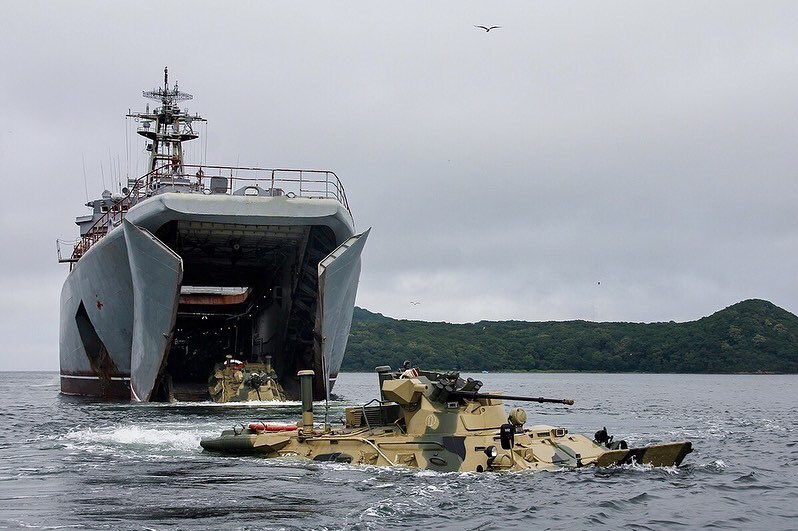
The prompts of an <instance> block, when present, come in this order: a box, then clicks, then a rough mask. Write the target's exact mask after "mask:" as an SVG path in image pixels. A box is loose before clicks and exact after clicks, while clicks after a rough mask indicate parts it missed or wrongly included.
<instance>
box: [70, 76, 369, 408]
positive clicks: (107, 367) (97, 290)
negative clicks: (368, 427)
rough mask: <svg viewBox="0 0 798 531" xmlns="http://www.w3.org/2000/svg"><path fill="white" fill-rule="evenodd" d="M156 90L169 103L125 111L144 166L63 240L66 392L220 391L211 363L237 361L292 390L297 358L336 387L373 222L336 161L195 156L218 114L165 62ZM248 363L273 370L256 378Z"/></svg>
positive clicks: (319, 389) (241, 373) (202, 395)
mask: <svg viewBox="0 0 798 531" xmlns="http://www.w3.org/2000/svg"><path fill="white" fill-rule="evenodd" d="M143 95H144V97H145V98H149V99H152V100H155V101H156V102H157V105H156V107H155V108H154V109H153V110H150V108H149V105H148V106H147V108H146V110H145V111H144V112H136V113H130V114H128V118H131V119H133V120H135V122H136V123H137V132H138V134H139V135H141V136H142V137H144V138H145V139H146V149H147V151H148V152H149V167H148V171H147V173H146V174H145V175H143V176H142V177H140V178H138V179H136V180H129V181H128V183H127V184H128V185H127V186H126V187H124V188H122V189H121V193H111V192H110V191H108V190H106V191H105V192H103V194H102V197H100V198H99V199H96V200H94V201H90V202H88V203H87V206H88V207H90V208H91V209H92V212H91V214H90V215H87V216H81V217H78V218H77V219H76V223H77V225H78V226H79V227H80V238H79V239H78V240H77V241H75V242H70V243H71V244H72V249H71V251H69V249H68V247H66V245H67V243H66V242H62V241H60V240H59V242H58V255H59V261H60V262H66V263H69V269H70V270H69V275H68V276H67V278H66V281H65V282H64V286H63V289H62V292H61V318H60V360H61V392H62V393H65V394H74V395H88V396H95V397H102V398H115V399H119V398H123V399H128V398H129V399H130V400H133V401H154V400H174V399H177V400H210V399H211V395H212V394H213V393H214V392H215V391H214V389H213V385H214V377H215V376H216V377H219V378H224V377H225V376H224V375H225V374H228V373H229V374H232V375H233V376H232V377H233V378H237V379H238V380H241V381H238V382H234V383H237V384H240V385H247V384H249V385H253V386H256V385H257V386H259V385H261V382H267V381H268V382H269V383H270V384H276V385H279V386H280V388H281V389H280V392H279V394H280V396H287V397H289V398H295V397H298V396H299V383H298V380H297V378H296V374H297V372H298V371H299V370H314V371H315V373H316V374H320V375H323V377H322V378H318V379H317V380H318V382H317V385H316V386H315V387H314V393H313V394H314V397H315V398H316V399H321V398H324V397H325V394H327V395H328V394H329V389H331V388H332V385H333V383H334V381H335V378H336V376H337V373H338V369H339V368H340V366H341V362H342V360H343V356H344V351H345V349H346V342H347V337H348V335H349V329H350V326H351V322H352V310H353V307H354V300H355V295H356V292H357V285H358V279H359V276H360V255H361V251H362V249H363V246H364V244H365V241H366V238H367V236H368V231H365V232H362V233H359V234H358V233H356V232H355V225H354V221H353V218H352V213H351V211H350V209H349V204H348V202H347V198H346V193H345V191H344V187H343V185H342V184H341V182H340V180H339V179H338V177H337V176H336V175H335V173H334V172H332V171H322V170H300V169H271V168H257V167H231V166H216V165H207V164H202V165H197V164H189V163H187V162H186V161H184V160H183V143H184V142H188V141H191V140H194V139H196V138H198V136H199V135H198V133H197V132H196V131H195V127H194V124H196V123H198V122H203V121H205V120H204V118H202V117H200V116H199V115H190V114H189V113H188V112H187V111H185V110H183V109H181V108H180V107H179V106H178V104H179V102H181V101H185V100H190V99H192V96H191V95H190V94H187V93H185V92H181V91H179V90H178V86H177V84H175V85H174V86H173V87H171V88H170V86H169V83H168V71H167V70H166V69H164V84H163V87H161V88H158V89H156V90H153V91H147V92H144V93H143ZM62 253H63V254H62ZM247 367H256V368H257V367H268V371H263V372H260V373H259V372H257V371H255V374H256V375H257V378H253V377H252V375H251V374H249V373H248V372H247ZM238 369H240V370H238ZM250 372H252V371H250ZM244 378H248V379H246V380H244ZM253 381H256V384H252V382H253ZM326 383H327V384H329V385H325V384H326ZM222 387H224V386H222V385H221V382H217V389H216V391H218V392H219V393H220V394H221V395H224V394H225V393H224V389H222ZM254 390H255V391H258V389H257V388H255V389H254ZM239 394H243V395H246V394H247V393H239Z"/></svg>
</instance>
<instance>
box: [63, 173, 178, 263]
mask: <svg viewBox="0 0 798 531" xmlns="http://www.w3.org/2000/svg"><path fill="white" fill-rule="evenodd" d="M168 166H169V165H163V166H160V167H158V168H156V169H154V170H153V171H151V172H149V173H145V174H144V175H142V176H141V177H139V178H138V179H136V180H135V181H132V182H130V183H129V188H128V187H126V188H123V189H122V196H121V197H118V198H117V199H115V200H114V201H113V204H112V206H110V207H109V208H108V211H106V212H104V213H103V215H102V216H100V217H99V218H97V221H95V222H94V223H93V224H92V226H91V227H89V229H88V230H87V231H86V232H85V233H84V234H83V236H81V237H80V239H78V240H77V241H76V242H75V243H74V244H73V246H72V254H71V255H70V256H69V258H63V257H62V255H61V245H62V244H64V245H66V244H67V243H69V242H67V241H65V240H57V241H56V248H57V249H58V261H59V262H68V263H70V270H71V268H72V264H74V263H75V262H77V261H78V260H79V259H80V257H81V256H83V255H84V254H85V253H86V251H88V250H89V249H90V248H91V246H92V245H94V244H95V243H97V242H98V241H100V240H101V239H102V238H103V237H104V236H105V235H106V234H108V231H109V230H111V229H112V228H113V227H116V226H117V225H119V224H120V223H122V220H123V219H124V218H125V214H127V211H128V210H130V207H131V206H133V205H135V204H136V203H137V202H139V201H141V200H142V199H144V198H146V197H147V196H148V195H149V193H148V184H149V183H150V182H152V179H153V178H154V176H156V175H157V174H158V173H159V172H163V171H164V170H165V169H166V168H167V167H168Z"/></svg>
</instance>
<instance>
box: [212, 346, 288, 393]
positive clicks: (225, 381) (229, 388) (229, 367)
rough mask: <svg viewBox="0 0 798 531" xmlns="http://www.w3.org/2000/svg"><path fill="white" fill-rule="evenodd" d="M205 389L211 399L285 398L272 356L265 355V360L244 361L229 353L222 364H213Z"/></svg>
mask: <svg viewBox="0 0 798 531" xmlns="http://www.w3.org/2000/svg"><path fill="white" fill-rule="evenodd" d="M208 392H209V393H210V395H211V398H213V401H214V402H248V401H251V400H279V401H284V400H286V397H285V392H284V391H283V388H282V387H281V386H280V384H279V383H278V382H277V374H276V373H275V372H274V369H273V368H272V363H271V356H266V360H265V362H264V363H247V362H243V361H239V360H236V359H233V357H232V356H230V355H228V356H227V359H226V360H225V362H224V363H217V364H216V366H215V367H214V369H213V373H212V374H211V376H210V377H209V378H208Z"/></svg>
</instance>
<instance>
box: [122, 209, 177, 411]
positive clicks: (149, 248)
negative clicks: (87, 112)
mask: <svg viewBox="0 0 798 531" xmlns="http://www.w3.org/2000/svg"><path fill="white" fill-rule="evenodd" d="M122 223H123V224H124V226H123V227H122V228H123V230H124V233H125V242H126V244H127V253H128V259H129V260H130V276H131V278H132V281H133V331H132V332H133V342H132V345H131V349H130V398H131V400H134V401H136V402H148V401H149V400H150V398H151V396H152V391H153V389H154V387H155V382H156V381H157V380H158V375H159V374H160V372H161V367H162V366H163V363H164V358H165V356H166V351H167V350H168V348H169V345H170V344H171V341H172V329H173V328H174V326H175V319H176V318H177V305H178V299H179V297H180V283H181V281H182V280H183V260H182V259H181V258H180V256H178V255H177V254H175V252H174V251H172V250H171V249H170V248H169V247H167V246H166V245H164V244H163V243H162V242H161V241H160V240H159V239H158V238H156V237H155V236H153V235H152V234H151V233H150V232H149V231H147V230H145V229H142V228H140V227H137V226H135V225H133V224H132V223H130V222H129V221H127V220H123V221H122Z"/></svg>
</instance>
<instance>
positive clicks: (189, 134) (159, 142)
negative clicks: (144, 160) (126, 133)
mask: <svg viewBox="0 0 798 531" xmlns="http://www.w3.org/2000/svg"><path fill="white" fill-rule="evenodd" d="M142 95H143V96H144V97H145V98H148V99H151V100H155V101H160V103H161V106H160V107H156V108H155V109H154V110H153V111H150V106H149V104H148V105H147V109H146V111H145V112H134V113H129V114H128V115H127V117H128V118H135V119H136V121H138V122H141V126H140V127H139V128H138V130H137V131H136V132H137V133H138V134H140V135H141V136H143V137H144V138H146V139H148V140H150V142H148V143H147V151H149V152H150V166H149V170H148V172H149V173H150V176H149V177H148V179H147V183H146V184H147V185H151V184H154V185H155V186H157V184H158V182H159V181H160V180H161V179H162V178H164V177H167V176H174V175H182V174H183V173H184V172H183V145H182V144H183V142H187V141H189V140H194V139H195V138H198V137H199V135H198V134H197V133H195V132H194V129H193V127H192V123H193V122H204V121H206V120H205V118H202V117H201V116H199V115H198V114H195V115H194V116H191V115H190V114H188V112H187V111H185V110H183V109H180V107H179V106H178V105H177V104H178V102H181V101H187V100H191V99H193V98H194V96H192V95H191V94H188V93H187V92H180V90H178V87H177V83H175V86H174V88H171V89H170V88H169V69H168V67H164V69H163V87H159V88H157V89H155V90H145V91H143V92H142ZM156 170H157V171H156ZM153 188H154V187H153Z"/></svg>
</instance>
